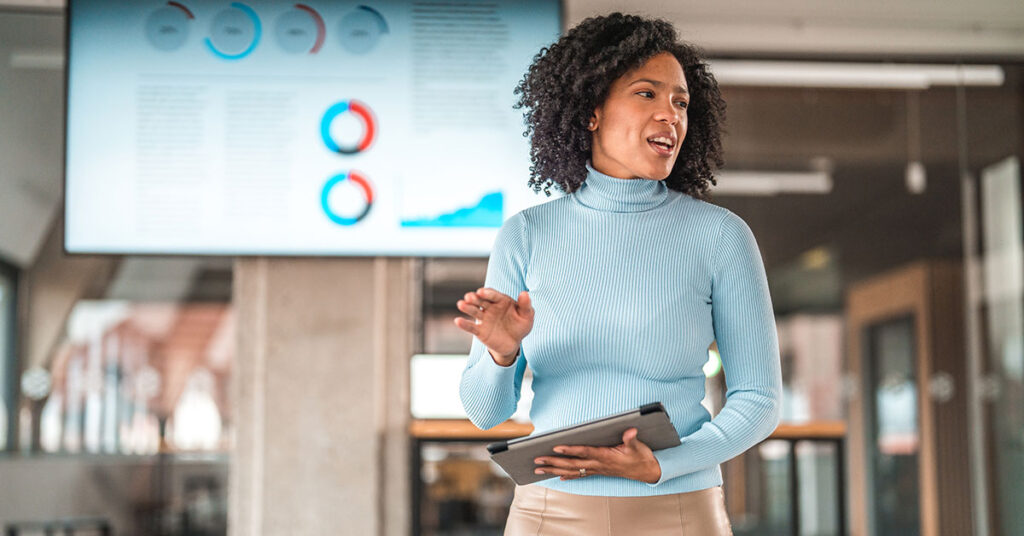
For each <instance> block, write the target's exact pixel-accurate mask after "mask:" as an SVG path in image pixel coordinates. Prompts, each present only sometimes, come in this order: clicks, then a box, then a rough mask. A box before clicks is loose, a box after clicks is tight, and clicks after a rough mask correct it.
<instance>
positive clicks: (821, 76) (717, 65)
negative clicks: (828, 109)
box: [710, 60, 1005, 89]
mask: <svg viewBox="0 0 1024 536" xmlns="http://www.w3.org/2000/svg"><path fill="white" fill-rule="evenodd" d="M710 63H711V71H712V72H713V73H714V74H715V78H716V79H717V80H718V83H719V84H721V85H723V86H773V87H821V88H826V87H828V88H852V89H867V88H875V89H928V88H930V87H932V86H956V85H960V84H963V85H965V86H1001V85H1003V80H1004V79H1005V75H1004V73H1003V69H1002V68H1001V67H999V66H998V65H927V64H891V63H836V62H795V61H748V60H716V61H711V62H710Z"/></svg>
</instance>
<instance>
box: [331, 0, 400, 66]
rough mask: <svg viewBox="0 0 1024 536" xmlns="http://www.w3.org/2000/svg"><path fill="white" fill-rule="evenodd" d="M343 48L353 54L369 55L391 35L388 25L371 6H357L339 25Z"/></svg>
mask: <svg viewBox="0 0 1024 536" xmlns="http://www.w3.org/2000/svg"><path fill="white" fill-rule="evenodd" d="M338 31H339V34H340V36H341V46H342V47H344V48H345V50H348V51H349V52H351V53H353V54H359V55H362V54H368V53H370V52H371V51H372V50H373V49H374V48H375V47H376V46H377V43H378V42H380V37H381V35H383V34H386V33H390V29H389V28H388V23H387V21H386V20H385V19H384V16H383V15H381V14H380V12H379V11H377V10H376V9H373V8H372V7H370V6H357V7H356V8H355V9H354V10H352V11H351V12H350V13H348V14H347V15H345V16H344V17H342V19H341V23H340V24H339V25H338Z"/></svg>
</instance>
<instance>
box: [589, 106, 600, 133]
mask: <svg viewBox="0 0 1024 536" xmlns="http://www.w3.org/2000/svg"><path fill="white" fill-rule="evenodd" d="M597 119H598V118H597V111H596V110H595V111H594V113H592V114H590V123H588V124H587V130H589V131H591V132H593V131H595V130H597Z"/></svg>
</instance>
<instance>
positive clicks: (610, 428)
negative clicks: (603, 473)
mask: <svg viewBox="0 0 1024 536" xmlns="http://www.w3.org/2000/svg"><path fill="white" fill-rule="evenodd" d="M634 427H635V428H636V429H637V432H638V434H637V439H639V440H640V441H641V442H642V443H644V444H645V445H647V446H648V447H650V448H651V450H661V449H666V448H669V447H675V446H678V445H679V434H678V432H676V429H675V427H674V426H672V421H671V420H669V417H668V413H666V412H665V406H663V405H662V404H661V402H652V403H650V404H644V405H643V406H640V407H639V408H637V409H633V410H629V411H624V412H622V413H617V414H615V415H609V416H607V417H601V418H599V419H594V420H592V421H587V422H584V423H581V424H577V425H575V426H569V427H566V428H560V429H558V430H552V431H550V432H545V433H543V434H537V435H534V436H526V437H519V438H516V439H512V440H509V441H499V442H497V443H491V444H490V445H487V450H489V451H490V452H491V459H492V460H494V461H495V463H497V464H498V465H500V466H501V468H502V469H504V470H505V472H506V473H508V476H510V477H512V480H513V481H515V483H516V484H519V485H525V484H532V483H534V482H539V481H541V480H546V479H549V478H558V476H557V475H550V474H543V475H538V474H536V473H534V472H533V471H534V469H536V468H537V464H535V463H533V460H534V459H535V458H537V457H538V456H559V454H555V451H554V450H552V449H553V448H555V447H556V446H558V445H587V446H591V447H614V446H616V445H621V444H622V434H623V433H624V432H625V431H626V430H628V429H630V428H634Z"/></svg>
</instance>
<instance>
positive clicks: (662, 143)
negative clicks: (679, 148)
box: [647, 137, 675, 156]
mask: <svg viewBox="0 0 1024 536" xmlns="http://www.w3.org/2000/svg"><path fill="white" fill-rule="evenodd" d="M647 145H650V146H651V149H653V150H654V152H656V153H658V156H672V153H673V149H675V145H673V143H672V140H670V139H668V138H664V137H655V138H648V139H647Z"/></svg>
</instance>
